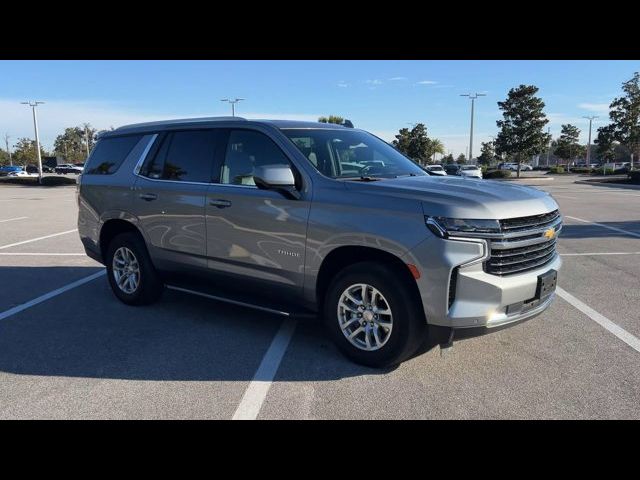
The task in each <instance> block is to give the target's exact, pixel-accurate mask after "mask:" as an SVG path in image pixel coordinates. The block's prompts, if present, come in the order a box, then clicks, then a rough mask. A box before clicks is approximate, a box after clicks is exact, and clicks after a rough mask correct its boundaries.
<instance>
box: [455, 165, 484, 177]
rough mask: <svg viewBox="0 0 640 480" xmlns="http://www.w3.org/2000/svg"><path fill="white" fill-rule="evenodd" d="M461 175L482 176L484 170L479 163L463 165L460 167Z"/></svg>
mask: <svg viewBox="0 0 640 480" xmlns="http://www.w3.org/2000/svg"><path fill="white" fill-rule="evenodd" d="M460 176H461V177H470V178H482V170H481V169H480V167H478V166H477V165H462V166H461V167H460Z"/></svg>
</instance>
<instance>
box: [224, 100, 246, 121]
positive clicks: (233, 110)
mask: <svg viewBox="0 0 640 480" xmlns="http://www.w3.org/2000/svg"><path fill="white" fill-rule="evenodd" d="M242 100H244V98H235V99H233V100H231V99H230V98H223V99H222V100H220V101H221V102H229V103H230V104H231V116H232V117H235V116H236V103H238V102H241V101H242Z"/></svg>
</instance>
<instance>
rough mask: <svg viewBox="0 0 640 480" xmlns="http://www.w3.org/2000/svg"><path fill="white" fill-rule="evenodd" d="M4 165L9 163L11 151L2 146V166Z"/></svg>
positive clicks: (0, 160) (0, 150)
mask: <svg viewBox="0 0 640 480" xmlns="http://www.w3.org/2000/svg"><path fill="white" fill-rule="evenodd" d="M3 165H9V153H8V152H7V151H6V150H3V149H1V148H0V167H1V166H3Z"/></svg>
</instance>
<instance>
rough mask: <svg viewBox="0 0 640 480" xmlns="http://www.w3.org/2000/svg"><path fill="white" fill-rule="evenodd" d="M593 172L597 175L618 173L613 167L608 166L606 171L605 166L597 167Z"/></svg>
mask: <svg viewBox="0 0 640 480" xmlns="http://www.w3.org/2000/svg"><path fill="white" fill-rule="evenodd" d="M593 173H594V174H595V175H613V174H614V173H616V171H614V170H613V168H607V169H606V172H605V169H604V168H603V167H600V168H596V169H595V170H594V171H593Z"/></svg>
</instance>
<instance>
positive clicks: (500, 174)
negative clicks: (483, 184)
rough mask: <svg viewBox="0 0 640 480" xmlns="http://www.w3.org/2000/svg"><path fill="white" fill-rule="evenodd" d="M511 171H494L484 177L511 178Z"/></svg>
mask: <svg viewBox="0 0 640 480" xmlns="http://www.w3.org/2000/svg"><path fill="white" fill-rule="evenodd" d="M510 176H511V170H493V171H491V172H487V173H485V174H484V175H483V177H484V178H509V177H510Z"/></svg>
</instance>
